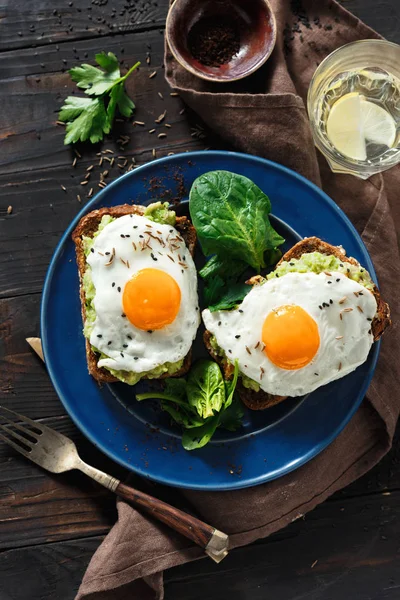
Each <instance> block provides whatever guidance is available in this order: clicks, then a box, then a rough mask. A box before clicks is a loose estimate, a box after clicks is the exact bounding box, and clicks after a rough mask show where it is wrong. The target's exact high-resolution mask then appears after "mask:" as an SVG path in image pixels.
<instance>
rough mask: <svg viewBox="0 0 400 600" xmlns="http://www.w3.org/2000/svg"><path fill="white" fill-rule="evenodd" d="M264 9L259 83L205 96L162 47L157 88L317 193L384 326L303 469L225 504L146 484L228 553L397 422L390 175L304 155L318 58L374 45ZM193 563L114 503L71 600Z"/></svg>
mask: <svg viewBox="0 0 400 600" xmlns="http://www.w3.org/2000/svg"><path fill="white" fill-rule="evenodd" d="M270 1H271V5H272V8H273V10H274V13H275V16H276V19H277V30H278V39H277V44H276V48H275V50H274V52H273V54H272V56H271V57H270V59H269V60H268V62H267V63H266V65H264V67H263V68H262V69H260V70H259V71H258V72H257V73H255V74H254V75H252V76H251V77H250V78H247V79H245V80H242V81H240V82H236V83H233V84H226V85H225V84H224V85H222V86H221V85H217V84H210V83H209V82H206V81H202V80H200V79H197V78H195V77H194V76H192V75H191V74H190V73H188V72H186V71H185V70H184V69H183V68H182V67H181V66H180V65H179V64H178V63H177V62H176V61H175V60H174V59H173V57H172V55H171V54H170V52H169V49H168V47H166V56H165V65H166V77H167V80H168V82H169V83H170V85H171V86H172V87H173V88H174V89H176V90H177V91H179V93H180V95H181V97H182V98H183V99H184V101H185V102H186V103H187V104H188V105H189V106H190V107H191V108H192V109H193V110H194V111H196V112H197V113H198V114H199V116H200V117H201V118H202V119H203V121H204V122H205V123H206V124H207V125H208V126H209V127H210V128H212V129H213V130H214V131H215V132H217V133H218V134H219V135H220V136H221V137H222V138H223V139H225V140H226V141H227V142H229V143H230V144H231V145H232V146H233V147H234V148H236V149H238V150H241V151H244V152H248V153H251V154H257V155H259V156H263V157H265V158H269V159H271V160H273V161H275V162H279V163H282V164H284V165H286V166H288V167H290V168H292V169H294V170H295V171H297V172H299V173H301V174H302V175H304V176H305V177H307V178H308V179H310V180H311V181H313V182H314V183H316V184H317V185H320V186H322V188H323V189H324V190H325V191H326V192H327V194H328V195H329V196H331V197H332V198H333V199H334V200H335V202H336V203H337V204H338V205H339V206H340V207H341V208H342V209H343V210H344V211H345V213H346V214H347V215H348V216H349V218H350V219H351V220H352V222H353V224H354V225H355V227H356V228H357V230H358V231H359V232H360V233H361V235H362V237H363V240H364V242H365V244H366V246H367V248H368V250H369V252H370V254H371V256H372V259H373V261H374V264H375V268H376V271H377V273H378V277H379V283H380V288H381V291H382V295H383V297H384V299H385V300H386V301H388V302H389V304H390V306H391V309H392V316H393V323H394V324H393V327H392V328H391V330H389V331H388V332H387V333H386V335H385V336H384V339H383V343H382V349H381V355H380V359H379V363H378V367H377V369H376V373H375V376H374V379H373V382H372V384H371V386H370V388H369V390H368V393H367V396H366V399H365V400H364V402H363V403H362V405H361V407H360V409H359V410H358V411H357V413H356V414H355V416H354V417H353V419H352V420H351V421H350V423H349V424H348V425H347V427H346V428H345V429H344V430H343V431H342V433H341V434H340V435H339V436H338V438H337V439H336V440H335V441H334V442H333V443H332V444H331V445H330V446H329V447H328V448H327V449H326V450H325V451H324V452H322V453H321V454H320V455H318V456H317V457H316V458H315V459H314V460H312V461H311V462H309V463H308V464H306V465H304V466H303V467H301V468H300V469H298V470H296V471H294V472H292V473H290V474H288V475H286V476H285V477H283V478H280V479H278V480H275V481H272V482H270V483H267V484H263V485H260V486H257V487H254V488H248V489H243V490H237V491H231V492H196V491H193V490H165V488H163V487H162V486H158V485H156V484H150V486H151V487H150V490H149V492H150V493H152V494H153V495H156V496H158V497H163V496H164V493H166V492H167V493H168V494H169V497H168V501H169V502H171V503H174V504H175V505H176V506H179V507H180V508H183V509H185V510H189V511H192V512H194V513H196V514H197V515H198V516H199V517H200V518H202V519H203V520H205V521H208V522H210V523H212V524H213V525H215V526H216V527H218V528H219V529H221V530H223V531H226V532H227V533H229V534H230V537H231V541H232V547H237V546H242V545H245V544H248V543H250V542H252V541H254V540H256V539H258V538H261V537H265V536H268V535H270V534H271V533H273V532H275V531H277V530H278V529H281V528H282V527H284V526H286V525H287V524H289V523H290V522H291V521H293V520H295V519H297V518H299V517H301V516H302V515H303V514H305V513H306V512H307V511H309V510H312V509H313V508H314V507H315V506H316V505H317V504H319V503H320V502H322V501H324V500H325V499H326V498H327V497H328V496H330V495H331V494H332V493H333V492H335V491H337V490H339V489H341V488H343V487H344V486H346V485H348V484H349V483H351V482H352V481H354V480H355V479H357V478H358V477H360V476H361V475H363V474H364V473H366V472H367V471H368V470H369V469H371V468H372V467H373V466H374V465H375V464H376V463H377V462H378V461H379V460H380V459H381V458H382V456H383V455H384V454H385V453H386V452H387V451H388V450H389V449H390V447H391V443H392V438H393V434H394V431H395V427H396V423H397V419H398V416H399V411H400V399H399V396H398V394H397V389H398V385H397V383H398V381H399V376H400V361H399V360H398V359H397V354H398V348H399V342H400V332H399V325H398V323H399V316H400V315H399V308H398V298H399V297H400V261H399V249H398V242H397V235H396V232H399V231H400V205H399V203H398V200H397V194H398V189H399V188H400V167H395V168H393V169H391V170H390V171H388V172H385V173H383V174H381V175H375V176H374V177H372V178H370V179H369V180H367V181H362V180H360V179H356V178H354V177H352V176H350V175H339V174H334V173H332V172H331V171H330V169H329V167H328V165H327V163H326V161H325V159H324V158H323V157H322V156H321V155H319V154H317V151H316V149H315V147H314V144H313V141H312V137H311V131H310V126H309V123H308V117H307V112H306V108H305V102H306V94H307V89H308V85H309V82H310V79H311V77H312V75H313V73H314V71H315V68H316V67H317V65H318V64H319V63H320V62H321V60H322V59H323V58H324V57H325V56H326V55H327V54H329V53H330V52H332V51H333V50H335V49H336V48H338V47H339V46H342V45H343V44H345V43H348V42H351V41H354V40H357V39H366V38H376V37H379V36H378V34H376V33H375V32H374V31H372V30H371V29H369V28H368V27H367V26H366V25H364V24H363V23H361V22H360V21H359V20H358V19H357V18H356V17H354V16H353V15H351V14H350V13H348V12H347V11H346V10H344V9H343V8H342V7H340V6H339V5H338V4H337V3H336V2H335V1H332V0H318V1H317V0H304V1H303V2H301V1H299V0H296V2H290V0H270ZM328 241H329V240H328ZM146 485H149V484H146ZM202 556H204V555H203V552H202V551H201V550H199V549H198V548H197V547H195V546H193V544H191V542H189V541H187V540H186V539H184V538H182V537H180V536H179V535H178V534H175V533H174V532H171V531H170V530H169V529H167V528H166V527H164V526H163V525H161V524H159V523H157V522H156V521H153V520H152V519H151V518H149V517H147V516H144V515H142V514H140V513H139V512H137V511H136V510H135V509H133V508H131V507H130V506H128V505H127V504H125V503H124V502H122V501H118V521H117V523H116V524H115V526H114V527H113V529H112V530H111V532H110V533H109V535H108V536H107V537H106V539H105V541H104V542H103V544H102V545H101V546H100V547H99V549H98V550H97V552H96V554H95V555H94V557H93V559H92V561H91V563H90V565H89V567H88V570H87V572H86V574H85V576H84V579H83V582H82V585H81V588H80V590H79V592H78V595H77V600H89V599H90V600H111V599H112V600H125V599H128V598H129V599H130V600H132V599H135V600H136V599H137V600H162V598H163V597H164V591H163V577H162V571H163V570H165V569H167V568H170V567H172V566H177V565H180V564H183V563H185V562H188V561H191V560H194V559H196V558H200V557H202Z"/></svg>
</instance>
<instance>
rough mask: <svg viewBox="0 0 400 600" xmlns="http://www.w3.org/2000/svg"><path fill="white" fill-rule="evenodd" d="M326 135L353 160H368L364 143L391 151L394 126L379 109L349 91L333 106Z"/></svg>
mask: <svg viewBox="0 0 400 600" xmlns="http://www.w3.org/2000/svg"><path fill="white" fill-rule="evenodd" d="M327 135H328V138H329V139H330V141H331V143H332V144H333V145H334V146H335V148H336V149H337V150H338V151H339V152H340V153H341V154H344V155H345V156H348V157H349V158H352V159H354V160H360V161H365V160H366V159H367V143H368V142H372V143H375V144H382V145H384V146H387V147H388V148H391V147H392V146H393V144H394V142H395V139H396V124H395V122H394V119H393V118H392V116H391V115H390V114H389V113H388V112H387V111H386V110H385V109H384V108H382V107H381V106H378V105H377V104H375V103H374V102H370V101H368V100H366V99H365V98H364V97H363V96H362V95H361V94H358V93H357V92H352V93H351V94H346V95H345V96H343V98H340V100H338V101H337V102H335V104H334V105H333V107H332V109H331V112H330V113H329V117H328V121H327Z"/></svg>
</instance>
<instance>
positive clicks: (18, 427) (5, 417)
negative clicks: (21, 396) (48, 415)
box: [0, 405, 43, 457]
mask: <svg viewBox="0 0 400 600" xmlns="http://www.w3.org/2000/svg"><path fill="white" fill-rule="evenodd" d="M18 432H20V433H18ZM42 433H43V431H42V429H41V427H40V425H39V424H38V423H36V422H35V421H33V420H32V419H29V418H28V417H25V416H23V415H20V414H18V413H16V412H14V411H13V410H11V409H9V408H6V407H5V406H1V405H0V439H2V440H3V441H4V442H6V443H7V444H9V445H10V446H12V447H13V448H14V450H17V451H18V452H20V453H21V454H23V455H24V456H28V457H29V453H30V451H31V450H32V448H33V447H34V445H35V444H36V443H37V441H38V439H39V436H40V435H41V434H42ZM21 434H23V435H21Z"/></svg>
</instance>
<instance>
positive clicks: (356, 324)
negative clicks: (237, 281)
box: [202, 273, 377, 396]
mask: <svg viewBox="0 0 400 600" xmlns="http://www.w3.org/2000/svg"><path fill="white" fill-rule="evenodd" d="M376 309H377V304H376V300H375V298H374V295H373V294H372V292H370V291H369V290H367V289H366V288H365V287H363V286H361V285H360V284H359V283H357V282H355V281H352V280H351V279H349V278H348V277H346V276H345V275H343V274H342V273H329V274H328V273H320V274H316V273H288V274H286V275H284V276H282V277H279V278H276V279H271V280H268V281H266V282H265V283H264V284H262V285H256V286H254V287H253V289H252V290H251V291H250V292H249V294H248V295H247V296H246V297H245V299H244V300H243V302H242V304H241V305H240V306H239V307H238V308H237V309H235V310H231V311H220V312H213V313H212V312H210V311H209V310H208V309H207V310H204V311H203V313H202V316H203V320H204V324H205V326H206V328H207V329H208V330H209V331H210V332H211V333H212V334H213V335H214V336H215V338H216V342H217V344H218V346H219V347H220V348H222V349H223V350H224V352H225V354H226V356H227V357H228V359H229V360H230V361H232V362H234V361H235V360H237V361H238V364H239V369H240V371H241V372H242V373H243V374H244V375H246V376H247V377H250V378H251V379H253V380H254V381H255V382H257V383H258V384H259V385H260V387H261V389H262V390H264V391H265V392H268V393H269V394H274V395H278V396H301V395H303V394H306V393H309V392H312V391H313V390H315V389H317V388H319V387H320V386H322V385H325V384H326V383H329V382H330V381H334V380H335V379H339V378H340V377H344V376H345V375H347V374H348V373H350V372H351V371H354V370H355V369H356V368H357V367H358V366H359V365H361V364H362V363H363V362H365V360H366V359H367V356H368V353H369V350H370V348H371V345H372V343H373V335H372V332H371V321H372V319H373V318H374V315H375V313H376Z"/></svg>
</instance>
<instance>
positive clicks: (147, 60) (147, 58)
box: [146, 55, 151, 65]
mask: <svg viewBox="0 0 400 600" xmlns="http://www.w3.org/2000/svg"><path fill="white" fill-rule="evenodd" d="M146 62H147V64H148V65H150V64H151V57H150V55H149V56H147V57H146Z"/></svg>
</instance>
